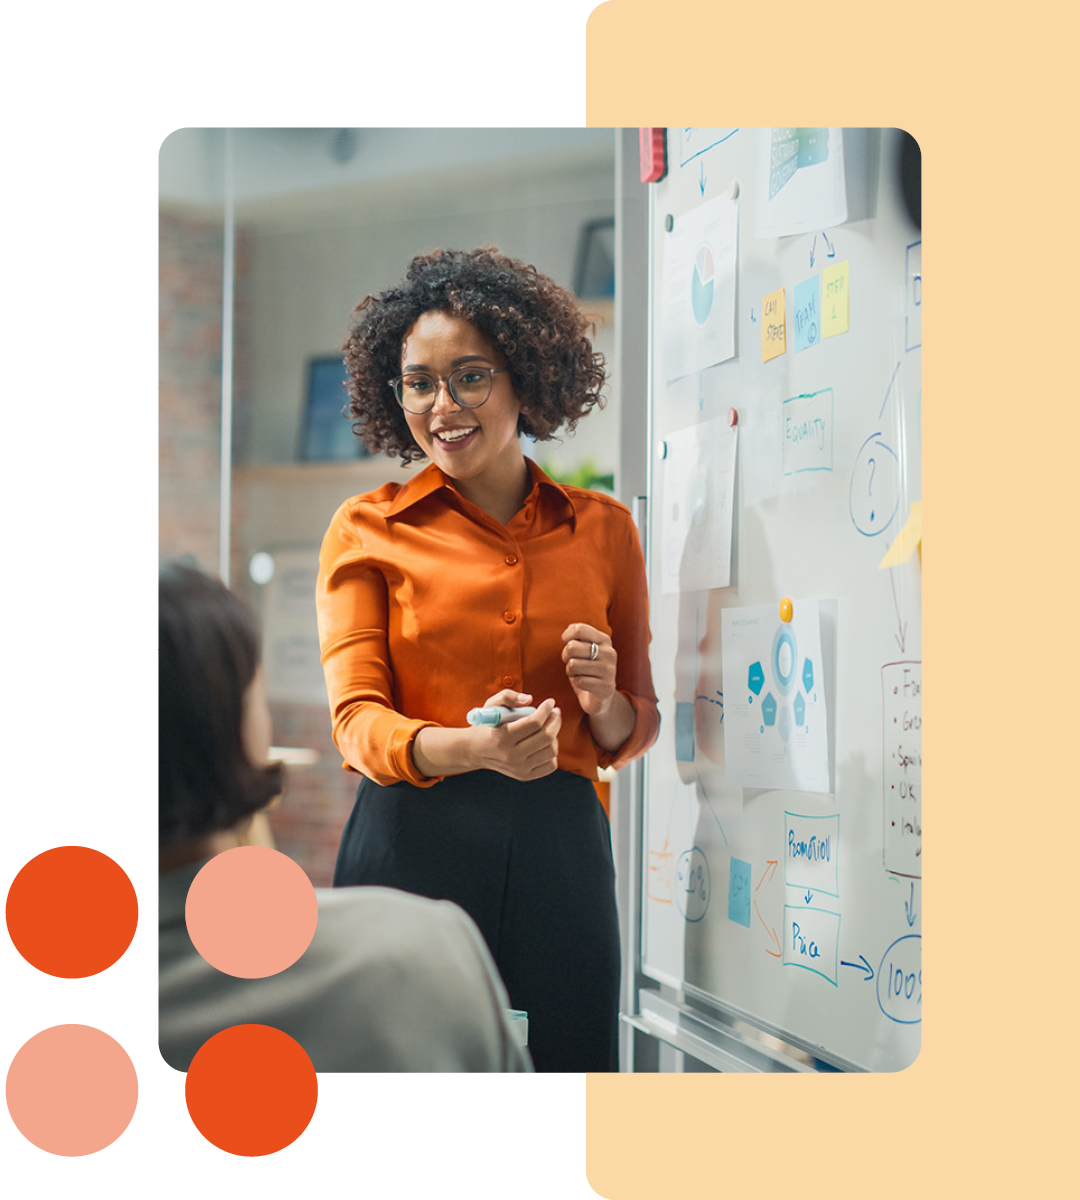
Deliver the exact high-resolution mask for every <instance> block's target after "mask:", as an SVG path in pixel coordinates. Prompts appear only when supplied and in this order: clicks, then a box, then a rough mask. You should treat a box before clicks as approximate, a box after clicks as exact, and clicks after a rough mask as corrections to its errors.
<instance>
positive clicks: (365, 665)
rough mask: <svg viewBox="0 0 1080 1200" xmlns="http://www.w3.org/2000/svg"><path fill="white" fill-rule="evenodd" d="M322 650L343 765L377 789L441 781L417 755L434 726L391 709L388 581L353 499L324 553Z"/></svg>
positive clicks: (337, 518) (319, 600)
mask: <svg viewBox="0 0 1080 1200" xmlns="http://www.w3.org/2000/svg"><path fill="white" fill-rule="evenodd" d="M316 609H317V614H318V622H319V646H320V650H321V659H322V666H323V672H324V674H325V676H326V691H327V695H328V697H329V701H330V719H331V722H332V728H333V738H334V745H335V746H337V748H338V750H339V751H340V752H341V755H342V757H343V758H344V760H345V762H344V764H343V765H344V766H346V767H348V768H351V769H352V770H354V771H359V772H360V773H362V774H363V775H366V776H367V777H368V778H369V779H372V780H374V781H375V782H376V783H380V784H390V783H396V782H398V781H399V780H406V781H407V782H409V783H413V784H416V785H418V786H420V787H426V786H429V785H431V784H433V783H436V782H438V780H437V779H436V778H428V777H426V776H424V775H421V774H420V772H419V771H418V770H417V769H416V765H415V764H414V762H413V757H412V744H413V740H414V739H415V737H416V735H417V733H418V732H419V731H420V730H421V729H423V728H424V727H425V726H426V725H433V724H435V722H432V721H422V720H416V719H412V718H409V717H404V716H402V715H401V713H399V712H398V711H397V710H396V708H395V706H394V685H393V674H392V671H391V666H390V654H389V648H388V640H387V638H388V632H387V630H388V624H387V590H386V579H385V577H384V576H383V573H382V571H381V570H380V569H379V566H378V564H377V563H376V562H374V561H373V560H372V559H371V557H370V556H369V555H368V554H367V552H366V550H365V547H364V543H363V538H362V535H361V532H360V530H359V529H358V528H357V525H356V521H355V519H354V513H353V505H352V504H351V502H346V503H345V504H343V505H342V506H341V507H340V508H339V509H338V511H337V512H336V513H335V514H334V519H333V520H332V521H331V522H330V527H329V529H328V530H327V531H326V536H325V537H324V538H323V542H322V548H321V550H320V553H319V577H318V584H317V589H316Z"/></svg>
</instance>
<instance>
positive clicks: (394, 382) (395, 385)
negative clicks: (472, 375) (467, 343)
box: [387, 363, 510, 417]
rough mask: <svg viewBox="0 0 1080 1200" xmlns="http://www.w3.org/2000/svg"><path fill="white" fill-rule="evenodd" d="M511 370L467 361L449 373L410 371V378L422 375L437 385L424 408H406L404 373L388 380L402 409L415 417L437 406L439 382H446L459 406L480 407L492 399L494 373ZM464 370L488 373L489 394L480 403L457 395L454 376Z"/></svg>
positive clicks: (451, 395)
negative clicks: (429, 401)
mask: <svg viewBox="0 0 1080 1200" xmlns="http://www.w3.org/2000/svg"><path fill="white" fill-rule="evenodd" d="M509 370H510V368H509V367H481V366H477V365H475V364H474V363H466V364H465V365H464V366H461V367H455V368H454V369H453V370H452V371H451V372H450V374H449V375H432V374H431V373H430V371H410V372H409V377H410V378H413V379H415V378H416V377H417V376H420V377H422V378H424V379H430V380H431V381H432V383H434V385H435V390H434V391H433V392H432V393H431V403H430V404H429V405H428V406H427V408H422V409H419V410H417V409H415V408H406V407H405V399H404V397H403V396H402V391H401V385H402V383H403V381H404V379H405V376H404V375H398V376H396V377H395V378H393V379H389V380H387V382H388V383H389V384H390V387H391V389H392V391H393V393H394V396H395V398H396V399H397V402H398V404H400V405H401V407H402V410H403V411H404V412H407V413H410V414H411V415H412V416H414V417H422V416H424V415H425V414H426V413H429V412H431V410H432V409H433V408H434V407H435V401H436V400H438V398H439V384H441V383H445V384H446V390H447V391H448V392H449V393H450V399H451V400H453V402H454V403H455V404H456V405H457V406H458V407H459V408H480V407H482V406H483V405H485V404H487V402H488V401H489V400H490V399H491V388H492V380H491V377H492V376H493V375H500V374H502V373H503V372H505V371H509ZM463 371H475V372H484V373H486V375H487V377H488V390H487V395H486V396H485V397H484V398H483V400H481V401H480V403H479V404H465V403H464V402H463V401H461V400H459V399H458V398H457V395H456V394H455V392H454V382H453V381H454V376H455V375H458V374H460V373H461V372H463Z"/></svg>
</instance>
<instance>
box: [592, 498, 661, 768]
mask: <svg viewBox="0 0 1080 1200" xmlns="http://www.w3.org/2000/svg"><path fill="white" fill-rule="evenodd" d="M614 562H616V563H617V564H618V566H617V571H618V577H617V579H616V581H615V586H614V587H613V588H612V593H611V601H610V603H609V605H608V620H609V622H610V624H611V642H612V645H613V646H614V647H615V651H616V653H617V654H618V656H619V660H618V666H617V668H616V675H615V686H616V688H617V689H618V690H619V691H620V692H621V693H622V694H623V695H624V696H625V697H626V699H627V700H628V701H629V702H630V706H631V707H632V708H633V710H634V728H633V730H632V732H631V734H630V736H629V737H628V738H627V739H626V741H625V742H623V744H622V745H621V746H620V747H619V748H618V750H615V751H607V750H605V749H604V748H603V747H602V746H597V748H596V749H597V762H598V763H599V765H600V766H601V767H614V768H615V769H616V770H617V769H618V768H619V767H624V766H626V764H627V763H630V762H633V761H634V759H635V758H640V757H641V755H643V754H644V753H645V751H646V750H648V748H649V747H650V746H651V745H652V744H653V742H655V741H656V736H657V734H658V733H659V732H660V710H659V707H658V705H657V702H656V691H655V690H654V688H653V682H652V670H651V667H650V665H649V641H650V639H651V635H650V633H649V589H648V581H647V577H646V574H645V556H644V555H643V554H642V552H641V542H640V540H639V538H638V533H637V527H636V526H635V525H634V522H633V519H632V518H631V517H630V515H629V513H627V514H626V519H625V522H624V533H623V537H622V543H621V546H620V548H619V551H618V553H617V555H616V556H615V557H614Z"/></svg>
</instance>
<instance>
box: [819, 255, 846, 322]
mask: <svg viewBox="0 0 1080 1200" xmlns="http://www.w3.org/2000/svg"><path fill="white" fill-rule="evenodd" d="M847 329H848V265H847V262H842V263H837V264H836V266H835V267H826V268H825V269H824V270H823V271H822V272H821V336H822V337H823V338H827V337H835V336H836V334H838V333H847Z"/></svg>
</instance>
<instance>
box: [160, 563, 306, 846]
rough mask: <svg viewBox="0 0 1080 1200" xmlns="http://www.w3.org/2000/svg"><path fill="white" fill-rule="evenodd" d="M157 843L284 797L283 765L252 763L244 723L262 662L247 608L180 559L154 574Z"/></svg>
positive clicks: (229, 821) (219, 824) (235, 819)
mask: <svg viewBox="0 0 1080 1200" xmlns="http://www.w3.org/2000/svg"><path fill="white" fill-rule="evenodd" d="M158 621H159V629H158V639H159V640H158V656H159V657H158V839H159V844H160V845H161V846H162V847H166V846H172V845H175V844H177V843H179V842H183V841H186V840H188V839H190V838H196V837H202V836H204V835H206V834H208V833H212V832H214V830H217V829H229V828H231V827H232V826H233V825H236V824H238V823H239V822H240V821H241V820H243V819H244V818H245V817H249V816H251V815H252V814H253V813H255V812H257V811H258V810H259V809H260V808H264V807H265V806H266V805H267V804H268V803H269V802H270V801H271V800H272V799H273V798H274V797H275V796H276V795H278V794H279V793H280V792H281V789H282V785H283V776H284V770H283V768H282V765H281V763H270V764H268V765H265V766H263V765H260V764H256V763H252V762H251V761H250V760H249V759H248V757H247V754H246V752H245V750H244V744H243V734H242V732H241V725H242V721H243V708H244V693H245V692H246V691H247V688H248V685H249V684H250V683H251V681H252V679H254V677H255V671H256V669H257V667H258V665H259V633H258V627H257V625H256V623H255V617H254V615H253V614H252V612H251V610H250V609H249V608H248V606H247V605H246V604H245V603H244V602H243V601H242V600H241V599H240V598H239V597H238V596H236V595H234V594H233V593H232V592H230V591H229V589H228V588H227V587H226V586H225V585H224V584H223V583H222V582H221V581H220V580H219V579H213V578H211V577H210V576H209V575H204V574H203V572H201V571H199V570H197V569H196V568H195V567H192V566H189V565H187V564H186V563H183V562H170V563H164V564H163V565H162V567H161V570H160V573H159V576H158Z"/></svg>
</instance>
